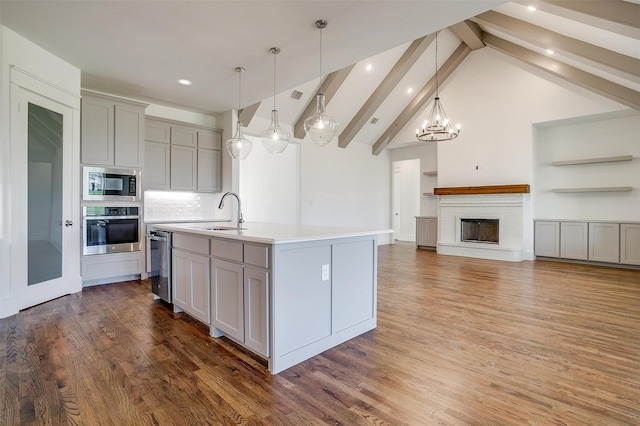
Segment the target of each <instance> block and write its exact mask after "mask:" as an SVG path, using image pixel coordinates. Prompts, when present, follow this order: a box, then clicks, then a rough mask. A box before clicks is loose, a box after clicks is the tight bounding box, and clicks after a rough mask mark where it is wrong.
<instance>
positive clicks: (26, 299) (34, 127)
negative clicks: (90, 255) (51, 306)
mask: <svg viewBox="0 0 640 426" xmlns="http://www.w3.org/2000/svg"><path fill="white" fill-rule="evenodd" d="M72 123H73V109H72V108H71V107H69V106H66V105H63V104H61V103H58V102H56V101H53V100H51V99H49V98H47V97H44V96H42V95H39V94H36V93H34V92H31V91H29V90H27V89H25V88H23V87H20V86H18V85H16V84H12V85H11V165H12V167H11V182H12V184H11V188H12V190H11V192H12V196H11V202H12V207H11V212H12V214H11V220H12V235H11V240H12V248H11V257H12V262H11V286H12V289H13V290H15V292H14V291H12V293H13V294H12V296H14V297H15V299H16V300H15V303H16V306H17V308H18V309H24V308H27V307H30V306H33V305H37V304H39V303H42V302H45V301H48V300H51V299H54V298H56V297H59V296H62V295H65V294H69V293H71V292H72V289H73V286H74V283H75V280H74V279H72V278H71V277H70V273H71V271H73V269H74V268H73V266H74V263H75V262H76V261H77V262H79V258H78V259H74V258H73V257H74V256H78V248H77V247H74V245H75V246H77V245H78V244H79V242H78V241H77V240H76V239H74V238H73V237H74V235H78V234H77V233H74V232H71V231H72V227H73V226H75V227H77V226H78V225H79V224H75V223H73V218H74V215H73V212H72V201H73V196H72V188H74V187H77V186H76V185H74V184H73V170H74V166H73V164H72V159H73V155H72V151H73V125H72Z"/></svg>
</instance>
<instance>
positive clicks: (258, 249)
mask: <svg viewBox="0 0 640 426" xmlns="http://www.w3.org/2000/svg"><path fill="white" fill-rule="evenodd" d="M244 263H246V264H247V265H253V266H257V267H259V268H265V269H268V268H269V247H268V246H257V245H253V244H245V245H244Z"/></svg>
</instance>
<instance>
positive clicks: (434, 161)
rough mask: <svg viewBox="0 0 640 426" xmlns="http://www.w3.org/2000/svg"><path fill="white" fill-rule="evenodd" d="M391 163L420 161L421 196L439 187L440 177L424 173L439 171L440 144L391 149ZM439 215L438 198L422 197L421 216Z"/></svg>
mask: <svg viewBox="0 0 640 426" xmlns="http://www.w3.org/2000/svg"><path fill="white" fill-rule="evenodd" d="M388 152H389V160H390V161H392V162H393V161H402V160H411V159H414V158H417V159H419V160H420V175H421V176H420V194H424V193H425V192H426V193H431V192H433V188H436V187H437V186H438V176H437V175H436V176H424V175H423V174H422V173H423V172H432V171H437V170H438V144H435V143H423V144H420V145H415V146H411V147H407V148H396V149H391V150H389V151H388ZM437 215H438V197H435V196H426V195H420V216H437Z"/></svg>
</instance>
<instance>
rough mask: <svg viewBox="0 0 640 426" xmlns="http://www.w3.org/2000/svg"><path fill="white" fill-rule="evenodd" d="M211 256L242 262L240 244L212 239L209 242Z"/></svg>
mask: <svg viewBox="0 0 640 426" xmlns="http://www.w3.org/2000/svg"><path fill="white" fill-rule="evenodd" d="M211 255H212V256H215V257H219V258H221V259H227V260H233V261H235V262H242V260H243V257H242V243H239V242H236V241H229V240H220V239H217V238H213V239H212V240H211Z"/></svg>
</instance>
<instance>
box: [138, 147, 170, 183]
mask: <svg viewBox="0 0 640 426" xmlns="http://www.w3.org/2000/svg"><path fill="white" fill-rule="evenodd" d="M170 159H171V145H169V144H167V143H160V142H152V141H146V142H145V151H144V161H145V168H144V187H145V189H170V188H171V181H170V180H169V176H171V160H170Z"/></svg>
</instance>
